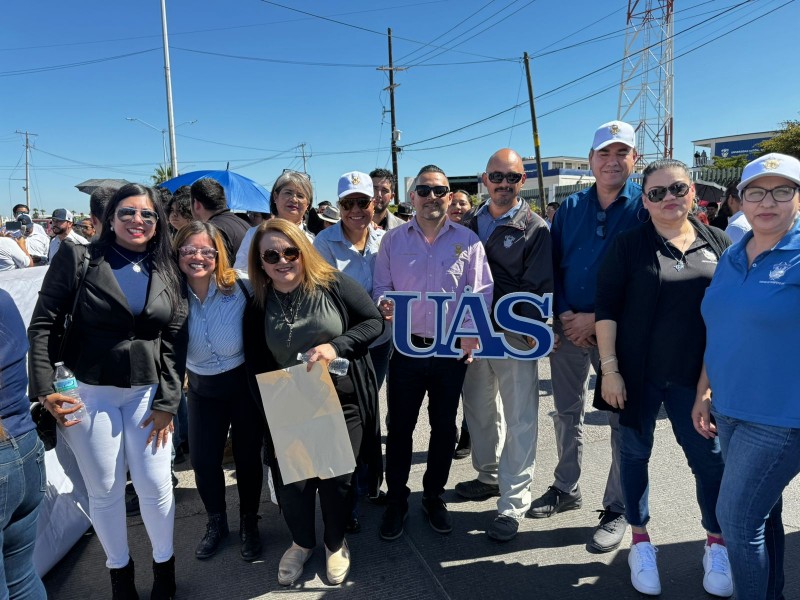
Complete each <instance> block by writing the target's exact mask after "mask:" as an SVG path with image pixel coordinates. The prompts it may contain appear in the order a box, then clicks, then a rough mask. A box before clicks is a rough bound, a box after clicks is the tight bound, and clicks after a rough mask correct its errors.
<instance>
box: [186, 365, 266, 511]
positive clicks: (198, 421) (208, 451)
mask: <svg viewBox="0 0 800 600" xmlns="http://www.w3.org/2000/svg"><path fill="white" fill-rule="evenodd" d="M256 402H257V400H255V399H254V398H253V396H252V395H251V393H250V388H249V387H248V385H247V377H246V374H245V369H244V366H240V367H236V368H235V369H231V370H230V371H226V372H225V373H220V374H219V375H208V376H207V375H197V374H195V373H192V372H191V371H190V372H189V454H190V457H191V459H192V467H193V468H194V476H195V481H196V482H197V491H198V492H200V498H201V499H202V500H203V505H204V506H205V507H206V511H207V512H208V513H209V514H212V513H222V512H225V476H224V474H223V472H222V455H223V453H224V451H225V442H226V440H227V439H228V428H229V427H230V430H231V443H232V446H233V461H234V463H235V465H236V487H237V489H238V491H239V513H240V514H242V515H245V514H255V513H257V512H258V506H259V503H260V502H261V484H262V482H263V479H264V465H263V464H262V462H261V444H262V443H263V438H264V420H263V417H262V416H261V412H260V411H259V409H258V405H257V404H256Z"/></svg>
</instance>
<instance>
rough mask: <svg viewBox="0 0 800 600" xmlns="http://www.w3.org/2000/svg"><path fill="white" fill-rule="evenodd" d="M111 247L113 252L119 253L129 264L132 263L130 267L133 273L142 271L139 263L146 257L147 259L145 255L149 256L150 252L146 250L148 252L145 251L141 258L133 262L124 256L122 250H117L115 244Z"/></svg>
mask: <svg viewBox="0 0 800 600" xmlns="http://www.w3.org/2000/svg"><path fill="white" fill-rule="evenodd" d="M111 248H112V249H113V250H114V252H116V253H117V254H119V255H120V256H121V257H122V258H124V259H125V260H127V261H128V262H129V263H131V264H132V265H133V267H132V268H133V272H134V273H141V272H142V267H141V266H140V265H141V263H142V262H143V261H144V260H146V259H147V257H148V256H150V253H149V252H148V253H147V254H145V255H144V256H143V257H142V258H140V259H139V260H137V261H136V262H134V261H132V260H131V259H130V258H128V257H127V256H125V255H124V254H123V253H122V252H120V251H119V250H117V247H116V246H111Z"/></svg>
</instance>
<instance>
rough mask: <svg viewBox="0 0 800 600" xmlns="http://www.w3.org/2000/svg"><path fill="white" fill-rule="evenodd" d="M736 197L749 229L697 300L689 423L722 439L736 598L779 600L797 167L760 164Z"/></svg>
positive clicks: (788, 461)
mask: <svg viewBox="0 0 800 600" xmlns="http://www.w3.org/2000/svg"><path fill="white" fill-rule="evenodd" d="M738 189H739V192H740V194H741V198H742V200H743V202H742V210H743V212H744V214H745V216H746V217H747V220H748V221H749V222H750V225H752V227H753V229H752V231H750V232H748V233H746V234H745V235H744V237H743V238H742V239H741V240H739V241H738V242H737V243H736V244H734V245H733V246H731V247H730V249H729V250H728V251H727V252H726V253H725V254H724V255H723V257H722V259H721V260H720V263H719V266H718V267H717V270H716V273H715V274H714V279H713V280H712V282H711V285H710V286H709V288H708V290H707V291H706V295H705V299H704V300H703V305H702V311H703V318H704V319H705V322H706V328H707V345H706V353H705V367H704V369H703V372H702V374H701V376H700V381H699V382H698V384H697V400H696V401H695V406H694V409H693V411H692V419H693V422H694V426H695V429H696V430H697V431H698V433H700V435H702V436H704V437H706V438H711V437H714V436H715V435H718V436H719V441H720V446H721V448H722V454H723V456H724V458H725V465H726V466H725V473H724V475H723V478H722V486H721V488H720V494H719V500H718V502H717V517H718V519H719V522H720V525H721V526H722V533H723V534H724V536H725V541H726V543H727V546H728V554H729V556H730V563H731V570H732V573H733V580H734V586H735V588H736V597H737V598H747V599H748V600H755V599H758V598H783V582H784V577H783V562H784V531H783V523H782V521H781V512H782V508H783V501H782V494H783V490H784V488H785V487H786V486H787V485H788V484H789V482H790V481H791V480H792V479H793V478H794V477H795V476H796V475H797V474H798V473H799V472H800V386H798V385H797V377H796V372H797V353H796V349H797V332H798V331H800V311H798V309H797V308H798V306H800V267H798V265H800V218H798V211H799V210H800V194H799V193H798V190H800V161H798V160H797V159H796V158H794V157H791V156H786V155H784V154H767V155H765V156H762V157H761V158H758V159H756V160H754V161H753V162H751V163H749V164H748V165H747V166H746V167H745V168H744V172H743V173H742V181H741V183H740V184H739V186H738ZM723 305H724V306H725V310H724V311H720V310H719V307H720V306H723ZM712 392H713V396H712ZM712 414H713V416H712Z"/></svg>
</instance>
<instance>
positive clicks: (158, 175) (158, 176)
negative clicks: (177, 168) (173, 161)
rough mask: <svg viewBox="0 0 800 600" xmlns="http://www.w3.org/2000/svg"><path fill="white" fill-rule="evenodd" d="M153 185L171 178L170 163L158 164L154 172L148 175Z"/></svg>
mask: <svg viewBox="0 0 800 600" xmlns="http://www.w3.org/2000/svg"><path fill="white" fill-rule="evenodd" d="M150 179H151V180H152V181H153V185H159V184H161V183H164V182H165V181H168V180H170V179H172V166H171V165H158V166H157V167H156V170H155V173H153V174H152V175H151V176H150Z"/></svg>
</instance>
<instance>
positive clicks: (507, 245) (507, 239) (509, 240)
mask: <svg viewBox="0 0 800 600" xmlns="http://www.w3.org/2000/svg"><path fill="white" fill-rule="evenodd" d="M513 244H514V236H513V235H507V236H506V237H505V238H504V239H503V247H504V248H511V246H512V245H513Z"/></svg>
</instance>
